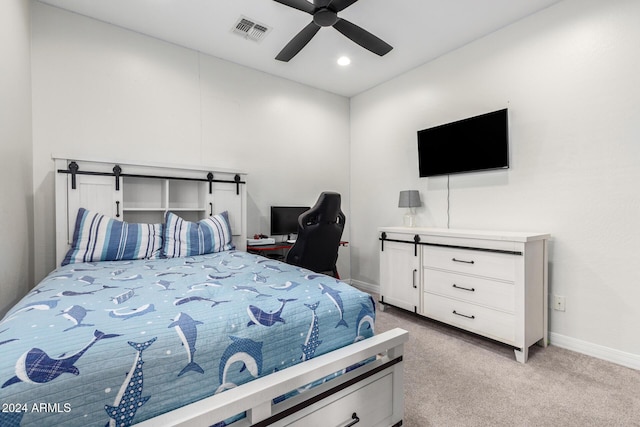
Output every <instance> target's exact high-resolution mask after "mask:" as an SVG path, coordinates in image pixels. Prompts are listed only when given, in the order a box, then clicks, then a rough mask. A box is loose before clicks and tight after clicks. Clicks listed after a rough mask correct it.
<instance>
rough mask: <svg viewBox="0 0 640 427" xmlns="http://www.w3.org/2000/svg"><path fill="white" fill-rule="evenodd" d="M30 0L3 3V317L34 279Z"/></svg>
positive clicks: (0, 84)
mask: <svg viewBox="0 0 640 427" xmlns="http://www.w3.org/2000/svg"><path fill="white" fill-rule="evenodd" d="M30 44H31V34H30V24H29V1H28V0H8V1H3V2H2V3H0V57H1V58H2V59H1V60H0V76H1V77H0V93H1V94H2V96H0V158H2V167H1V168H0V183H1V184H0V185H1V186H2V191H1V192H0V236H2V238H1V239H0V318H1V317H2V316H3V315H4V314H5V312H6V311H7V310H8V309H9V307H11V306H12V305H13V304H14V303H16V302H17V301H18V299H20V298H22V296H24V294H26V293H27V291H28V290H29V288H30V286H31V285H30V284H31V282H32V280H33V274H32V263H31V239H32V237H33V197H32V194H33V190H32V163H33V162H32V148H31V61H30V55H31V51H30Z"/></svg>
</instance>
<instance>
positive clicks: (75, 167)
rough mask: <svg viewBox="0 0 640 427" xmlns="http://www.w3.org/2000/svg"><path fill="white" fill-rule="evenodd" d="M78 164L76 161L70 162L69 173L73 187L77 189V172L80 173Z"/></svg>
mask: <svg viewBox="0 0 640 427" xmlns="http://www.w3.org/2000/svg"><path fill="white" fill-rule="evenodd" d="M78 169H80V168H79V167H78V164H77V163H76V162H71V163H69V173H70V174H71V189H72V190H75V189H76V174H77V173H78Z"/></svg>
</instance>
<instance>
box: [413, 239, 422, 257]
mask: <svg viewBox="0 0 640 427" xmlns="http://www.w3.org/2000/svg"><path fill="white" fill-rule="evenodd" d="M413 244H414V247H413V256H418V244H420V236H419V235H417V234H416V235H415V236H413Z"/></svg>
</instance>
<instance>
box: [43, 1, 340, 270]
mask: <svg viewBox="0 0 640 427" xmlns="http://www.w3.org/2000/svg"><path fill="white" fill-rule="evenodd" d="M32 16H33V18H32V19H33V59H32V60H33V138H34V155H33V159H34V160H33V162H34V169H35V172H34V188H35V193H36V195H35V205H36V212H38V215H37V218H36V224H35V241H36V244H35V252H36V253H35V260H36V266H35V276H36V279H41V278H42V277H43V276H44V275H45V274H47V273H48V272H49V271H51V270H52V269H53V268H54V266H55V258H54V254H53V249H54V247H55V245H54V218H53V206H54V199H53V181H54V172H53V162H52V161H51V155H52V154H58V155H66V156H77V157H87V158H95V159H100V158H108V159H117V160H120V159H122V160H126V161H130V162H135V161H145V160H147V161H155V162H163V163H167V162H170V163H177V164H186V165H204V166H218V167H225V168H236V169H238V170H241V171H243V172H247V173H248V174H249V175H248V178H247V181H248V186H247V191H248V208H249V209H248V231H249V235H253V234H254V233H259V232H263V233H265V234H269V223H268V220H269V206H270V205H277V204H300V205H312V204H313V203H315V201H316V199H317V197H318V195H319V193H320V192H321V191H323V190H333V191H338V192H340V193H341V194H342V195H343V209H344V210H345V211H346V213H347V215H349V212H348V209H347V208H348V206H349V178H348V177H349V100H348V99H347V98H344V97H340V96H337V95H333V94H329V93H328V92H323V91H319V90H316V89H312V88H310V87H307V86H304V85H300V84H297V83H293V82H290V81H287V80H284V79H280V78H277V77H273V76H270V75H268V74H264V73H261V72H258V71H255V70H251V69H248V68H245V67H242V66H239V65H236V64H232V63H230V62H226V61H223V60H220V59H217V58H213V57H210V56H206V55H202V54H199V53H198V52H195V51H193V50H189V49H185V48H182V47H179V46H176V45H172V44H169V43H165V42H162V41H159V40H156V39H153V38H150V37H146V36H143V35H140V34H137V33H134V32H130V31H126V30H123V29H121V28H118V27H115V26H112V25H108V24H105V23H101V22H98V21H95V20H92V19H89V18H85V17H82V16H80V15H76V14H72V13H69V12H66V11H62V10H60V9H56V8H52V7H50V6H46V5H43V4H40V3H34V4H33V13H32ZM325 124H327V125H328V126H324V125H325ZM346 233H347V234H346V236H345V237H347V236H348V230H347V231H346ZM338 268H339V271H340V273H341V274H342V275H343V276H344V277H347V278H348V277H349V257H348V252H346V253H344V254H342V255H341V256H340V259H339V266H338Z"/></svg>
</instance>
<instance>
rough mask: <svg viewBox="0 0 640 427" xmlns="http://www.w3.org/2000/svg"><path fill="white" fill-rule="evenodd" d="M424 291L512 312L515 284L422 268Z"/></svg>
mask: <svg viewBox="0 0 640 427" xmlns="http://www.w3.org/2000/svg"><path fill="white" fill-rule="evenodd" d="M423 277H424V291H425V292H431V293H434V294H438V295H442V296H446V297H452V298H456V299H461V300H464V301H468V302H471V303H474V304H480V305H484V306H487V307H490V308H496V309H498V310H502V311H508V312H510V313H513V312H514V310H515V304H516V302H515V301H516V292H515V285H514V284H513V283H511V282H498V281H495V280H490V279H484V278H482V277H476V276H468V275H464V274H458V273H452V272H450V271H442V270H433V269H431V268H425V269H424V270H423Z"/></svg>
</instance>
